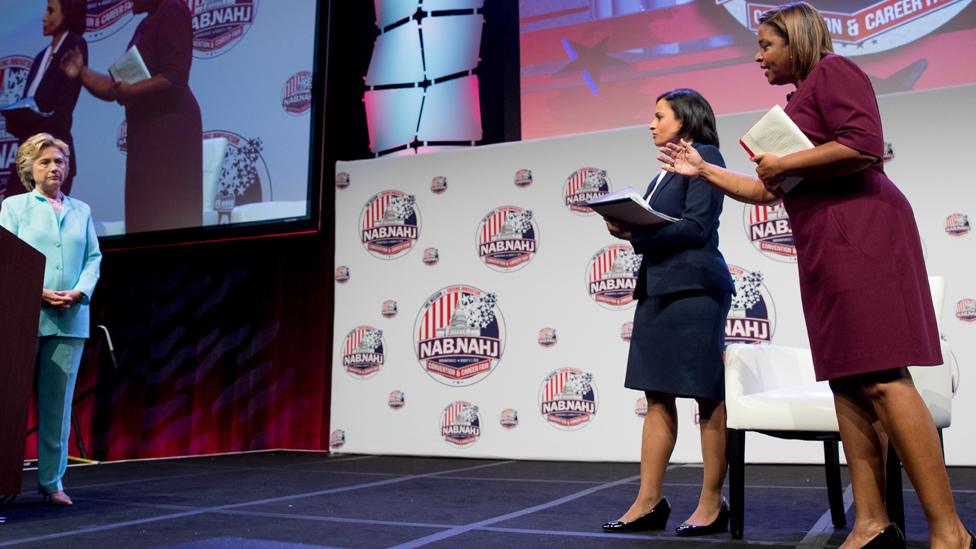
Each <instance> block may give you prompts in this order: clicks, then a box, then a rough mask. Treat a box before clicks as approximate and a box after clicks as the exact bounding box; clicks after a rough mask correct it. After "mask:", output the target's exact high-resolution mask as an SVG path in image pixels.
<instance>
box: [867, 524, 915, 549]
mask: <svg viewBox="0 0 976 549" xmlns="http://www.w3.org/2000/svg"><path fill="white" fill-rule="evenodd" d="M904 547H905V534H902V533H901V528H899V527H898V525H897V524H895V523H894V522H892V523H891V524H889V525H888V526H886V527H885V529H884V530H882V531H881V532H880V533H879V534H878V535H877V536H874V537H873V538H871V541H869V542H867V544H866V545H864V547H862V548H861V549H889V548H898V549H902V548H904Z"/></svg>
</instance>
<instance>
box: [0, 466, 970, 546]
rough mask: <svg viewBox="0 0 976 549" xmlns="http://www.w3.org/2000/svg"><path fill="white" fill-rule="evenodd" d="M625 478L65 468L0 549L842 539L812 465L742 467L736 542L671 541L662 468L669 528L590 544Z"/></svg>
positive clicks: (913, 520)
mask: <svg viewBox="0 0 976 549" xmlns="http://www.w3.org/2000/svg"><path fill="white" fill-rule="evenodd" d="M843 473H844V478H843V482H844V486H845V488H847V486H848V480H847V477H846V469H845V470H844V471H843ZM637 474H638V466H637V464H635V463H575V462H544V461H507V460H483V459H453V458H450V459H449V458H420V457H390V456H358V455H342V454H332V455H329V454H325V453H317V452H287V451H274V452H258V453H250V454H234V455H221V456H212V457H199V458H184V459H168V460H157V461H134V462H121V463H103V464H100V465H93V466H84V467H72V468H71V469H70V470H69V472H68V474H67V476H66V481H67V485H66V489H67V491H68V493H69V494H70V495H71V496H72V498H73V499H74V501H75V505H74V507H72V508H70V509H65V508H55V507H50V506H47V505H44V504H42V502H41V500H40V498H39V497H38V496H36V495H33V492H32V491H33V487H34V486H33V485H34V483H35V482H36V476H35V473H34V472H33V471H27V472H25V475H24V476H25V478H24V495H22V496H21V497H20V498H18V499H17V500H16V501H14V502H13V503H10V504H6V505H3V506H0V516H3V517H6V522H5V523H3V524H0V547H7V546H19V547H32V548H35V547H51V548H53V547H72V548H75V547H81V548H85V547H96V548H99V549H110V548H124V547H139V548H140V549H149V548H156V547H168V548H181V549H211V548H221V549H223V548H227V549H231V548H232V549H252V548H272V549H297V548H308V547H357V548H360V547H361V548H372V547H398V548H410V547H431V548H449V547H451V548H453V547H464V548H465V549H476V548H482V547H484V548H489V547H491V548H494V547H506V548H523V547H568V548H591V547H597V548H603V547H606V548H611V547H620V548H631V547H633V548H637V547H646V546H647V545H648V543H650V542H653V544H654V546H656V547H686V548H690V547H714V548H718V547H741V546H744V545H761V546H764V547H782V548H786V547H804V548H815V547H836V546H838V545H839V544H840V543H841V541H843V539H844V536H845V535H846V532H847V530H834V528H833V527H832V526H831V523H830V512H829V510H828V507H827V495H826V489H825V488H824V484H823V467H822V466H813V465H750V466H748V467H747V468H746V480H747V483H748V484H747V485H746V489H745V498H746V516H745V539H744V540H742V541H734V540H732V539H731V538H730V537H729V535H728V534H724V535H715V536H708V537H702V538H676V537H675V536H674V533H673V529H674V527H675V526H677V525H678V524H679V523H680V522H681V521H682V520H683V519H684V518H685V517H687V516H688V515H689V514H690V513H691V512H692V510H693V508H694V505H695V502H696V501H697V497H698V483H699V482H700V479H701V468H700V466H697V465H675V466H673V467H672V469H671V470H670V471H669V473H668V478H667V480H668V482H667V485H666V494H667V496H668V498H669V499H670V501H671V504H672V506H673V511H672V514H671V520H670V522H669V524H668V527H669V529H668V530H664V531H662V532H649V533H641V534H631V535H627V534H620V535H612V534H604V533H603V532H601V530H600V525H601V524H602V523H603V522H604V521H606V520H608V519H614V518H617V517H618V516H619V515H620V514H621V513H622V512H623V511H624V510H625V509H626V508H627V507H628V506H629V505H630V503H631V501H632V498H633V496H634V494H635V493H636V491H637V484H636V475H637ZM950 477H951V479H952V485H953V488H954V490H955V496H956V503H957V505H958V507H959V509H960V512H961V513H962V518H963V520H964V521H965V522H966V523H967V524H968V525H969V526H970V527H973V526H976V468H964V467H952V468H950ZM905 486H906V487H910V486H911V484H909V483H908V482H907V480H906V483H905ZM845 499H846V500H847V501H848V502H849V501H850V493H849V489H848V490H847V492H846V493H845ZM905 515H906V520H907V522H908V538H909V546H910V547H919V548H921V547H925V546H926V545H927V543H926V542H927V533H926V529H925V521H924V519H923V517H922V513H921V509H920V508H919V505H918V499H917V498H916V496H915V494H914V492H912V491H911V490H910V489H907V490H906V491H905ZM852 523H853V510H852V509H851V508H850V507H849V506H848V524H852Z"/></svg>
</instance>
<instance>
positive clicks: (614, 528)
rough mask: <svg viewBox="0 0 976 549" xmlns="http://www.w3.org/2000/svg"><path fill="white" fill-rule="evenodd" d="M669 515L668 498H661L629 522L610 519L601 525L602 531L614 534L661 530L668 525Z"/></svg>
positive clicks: (669, 505)
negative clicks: (649, 508)
mask: <svg viewBox="0 0 976 549" xmlns="http://www.w3.org/2000/svg"><path fill="white" fill-rule="evenodd" d="M669 515H671V504H670V503H668V498H661V501H659V502H657V505H655V506H654V507H653V508H652V509H651V510H650V511H648V512H646V513H644V514H643V515H641V516H640V517H638V518H636V519H634V520H632V521H630V522H623V521H619V520H611V521H610V522H607V523H605V524H604V525H603V531H604V532H611V533H615V534H616V533H624V532H642V531H644V530H663V529H664V527H665V526H667V525H668V516H669Z"/></svg>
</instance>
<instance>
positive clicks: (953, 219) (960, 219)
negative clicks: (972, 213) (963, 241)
mask: <svg viewBox="0 0 976 549" xmlns="http://www.w3.org/2000/svg"><path fill="white" fill-rule="evenodd" d="M970 230H972V226H971V225H970V224H969V216H968V215H966V214H962V213H954V214H949V217H947V218H946V220H945V232H946V234H947V235H949V236H966V235H967V234H969V231H970Z"/></svg>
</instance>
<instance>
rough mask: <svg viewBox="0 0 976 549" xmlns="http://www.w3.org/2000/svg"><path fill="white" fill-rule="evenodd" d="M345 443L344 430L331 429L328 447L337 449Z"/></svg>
mask: <svg viewBox="0 0 976 549" xmlns="http://www.w3.org/2000/svg"><path fill="white" fill-rule="evenodd" d="M345 444H346V432H345V431H343V430H342V429H336V430H335V431H332V434H330V435H329V448H331V449H333V450H338V449H339V448H342V447H343V446H345Z"/></svg>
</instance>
